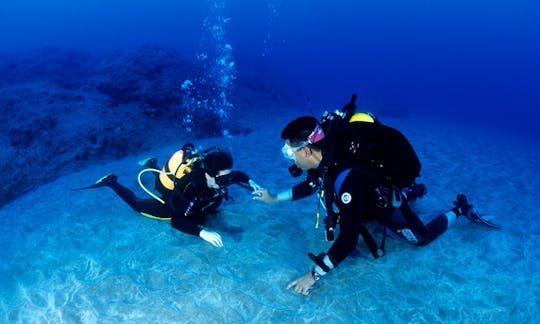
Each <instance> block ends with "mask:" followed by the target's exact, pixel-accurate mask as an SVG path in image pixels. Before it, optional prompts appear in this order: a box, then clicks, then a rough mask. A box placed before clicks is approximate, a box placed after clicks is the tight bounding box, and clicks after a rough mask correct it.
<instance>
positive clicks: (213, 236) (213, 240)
mask: <svg viewBox="0 0 540 324" xmlns="http://www.w3.org/2000/svg"><path fill="white" fill-rule="evenodd" d="M199 236H200V237H201V238H202V239H203V240H205V241H206V242H208V243H210V244H212V245H213V246H215V247H223V241H222V240H221V235H219V234H218V233H216V232H212V231H207V230H204V229H203V230H201V232H200V233H199Z"/></svg>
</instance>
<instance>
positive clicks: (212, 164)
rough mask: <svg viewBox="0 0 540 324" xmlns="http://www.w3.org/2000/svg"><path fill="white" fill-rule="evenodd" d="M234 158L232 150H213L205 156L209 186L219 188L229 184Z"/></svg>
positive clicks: (205, 168)
mask: <svg viewBox="0 0 540 324" xmlns="http://www.w3.org/2000/svg"><path fill="white" fill-rule="evenodd" d="M232 166H233V158H232V155H231V153H230V152H228V151H224V150H221V149H217V150H213V151H211V152H210V153H208V154H206V155H205V156H204V170H205V172H206V183H207V185H208V187H210V188H214V189H218V188H220V187H222V186H226V185H228V184H229V182H230V181H229V179H228V177H229V176H230V175H231V172H232V170H231V169H232Z"/></svg>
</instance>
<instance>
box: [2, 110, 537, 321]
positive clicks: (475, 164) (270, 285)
mask: <svg viewBox="0 0 540 324" xmlns="http://www.w3.org/2000/svg"><path fill="white" fill-rule="evenodd" d="M266 111H267V113H266V114H267V115H266V116H261V115H258V116H257V118H253V121H252V122H251V123H250V126H251V127H253V129H255V131H253V132H252V133H250V134H248V135H246V136H239V137H233V138H218V139H206V140H202V141H198V142H197V145H200V146H202V147H209V146H212V145H219V146H224V147H229V148H230V149H231V150H232V152H233V154H234V156H235V168H237V169H239V170H243V171H245V172H247V173H248V174H250V175H251V176H252V178H253V179H255V180H256V181H257V182H258V183H260V184H261V185H263V186H264V187H267V188H269V189H270V190H272V191H274V192H275V191H279V190H282V189H284V188H287V187H289V186H291V185H292V184H294V183H295V181H296V180H295V179H292V178H291V177H290V176H289V175H288V172H287V166H288V162H287V161H285V160H284V159H283V158H281V154H280V148H281V145H282V142H281V140H280V138H279V133H280V131H281V128H282V126H283V125H284V124H285V123H286V122H287V121H288V120H290V119H291V118H292V117H295V116H286V115H283V114H279V113H278V112H279V111H280V110H279V108H276V109H275V110H271V109H268V110H266ZM247 117H249V116H247ZM383 122H385V123H386V124H388V125H391V126H394V127H396V128H399V129H401V130H402V131H403V132H404V133H405V134H406V135H408V137H409V138H410V140H411V142H412V143H413V145H414V146H415V147H416V150H417V152H418V155H419V157H420V158H421V160H422V162H423V169H422V177H421V179H420V180H421V181H422V182H424V183H425V184H426V185H427V187H428V190H429V193H428V195H427V196H425V197H424V198H423V199H421V200H419V201H418V202H416V203H415V204H414V206H413V208H414V209H415V210H416V211H417V212H418V213H419V215H422V217H423V218H424V219H429V218H431V217H433V216H435V215H437V214H438V213H440V212H444V211H446V210H448V209H449V208H450V207H451V202H452V201H453V199H454V198H455V195H456V193H458V192H463V193H466V194H467V195H468V196H469V197H470V198H471V200H472V202H473V203H474V205H475V207H476V208H477V209H478V210H479V211H481V212H491V213H492V214H493V216H494V217H495V220H496V222H497V223H499V224H501V225H502V226H503V227H504V228H503V230H502V231H496V230H490V229H488V228H485V227H482V226H479V225H477V224H472V223H470V222H469V221H467V220H466V219H459V220H458V222H457V223H456V224H455V226H454V228H452V229H450V230H449V231H448V232H447V233H445V234H444V235H443V236H442V237H441V238H439V239H438V240H436V241H435V242H433V243H432V244H430V245H429V246H427V247H424V248H419V247H414V246H410V245H407V244H405V243H403V242H400V241H397V240H393V239H390V240H388V241H387V243H386V245H387V255H386V256H385V257H384V258H382V259H379V260H376V261H375V260H373V258H372V257H371V256H370V255H369V253H368V251H367V249H366V247H365V245H364V243H363V242H362V241H360V243H359V244H358V247H357V249H356V250H355V251H354V253H353V254H352V255H351V257H349V258H348V259H346V260H345V261H344V262H343V263H342V264H341V265H340V266H339V267H338V268H337V269H336V270H334V271H333V272H332V273H331V274H329V275H328V276H326V277H325V278H323V279H322V280H321V281H320V283H318V284H317V287H316V289H314V290H313V292H312V294H311V295H309V296H307V297H303V296H299V295H297V294H296V293H294V292H293V291H290V290H287V289H286V286H287V284H288V283H289V282H290V281H292V280H293V279H295V278H296V277H298V276H299V275H302V274H304V273H305V272H306V271H307V270H308V269H309V268H310V267H311V266H312V263H311V261H310V259H309V258H308V257H307V252H313V253H316V254H317V253H320V252H323V251H326V249H328V247H329V246H330V245H329V243H328V242H325V241H324V233H323V230H322V229H319V230H315V229H314V222H315V210H316V208H317V201H316V198H315V197H310V198H307V199H304V200H302V201H298V202H290V203H281V204H274V205H265V204H263V203H260V202H256V201H252V200H251V195H250V193H249V192H247V191H245V190H243V189H241V188H231V190H230V191H231V194H232V196H233V197H234V200H231V201H227V202H225V204H224V205H223V206H222V208H221V211H220V213H219V214H218V215H217V217H216V218H215V219H212V220H211V221H210V222H209V224H208V227H210V228H211V229H213V230H216V231H217V232H219V233H221V235H222V237H223V241H224V247H223V248H221V249H218V248H215V247H213V246H211V245H210V244H208V243H206V242H204V241H203V240H201V239H200V238H198V237H193V236H189V235H186V234H183V233H180V232H177V231H175V230H174V229H172V228H171V227H170V225H169V223H168V222H165V221H156V220H152V219H148V218H145V217H141V216H139V215H138V214H137V213H135V212H134V211H132V210H131V209H130V208H129V207H128V206H126V205H125V204H124V203H123V202H122V201H121V200H120V199H119V198H117V197H116V196H115V195H114V193H113V192H112V191H111V190H109V189H106V188H102V189H96V190H88V191H78V192H77V191H70V190H69V189H70V188H74V187H79V186H83V185H87V184H89V183H92V182H93V181H95V180H96V179H98V178H99V177H101V176H103V175H104V174H107V173H109V172H114V173H116V174H117V175H118V176H119V181H121V182H122V183H123V184H125V185H127V186H128V187H130V188H132V189H133V190H135V191H136V193H137V194H138V195H139V196H144V195H145V194H144V193H143V192H142V190H140V188H139V187H138V184H137V182H136V175H137V173H138V171H139V166H138V165H137V161H138V160H140V159H142V158H144V157H146V156H141V155H137V156H129V157H127V158H125V159H123V160H120V161H116V162H112V163H106V164H101V165H96V166H94V167H91V168H88V169H87V170H84V171H82V172H79V173H75V174H67V175H66V176H64V177H62V178H59V179H57V180H56V181H54V182H52V183H50V184H47V185H44V186H42V187H40V188H38V189H36V190H34V191H32V192H30V193H28V194H26V195H25V196H23V197H22V198H20V199H18V200H16V201H14V202H12V203H11V204H9V205H7V206H5V207H4V208H3V209H1V210H0V233H1V234H0V244H1V245H2V247H3V248H2V249H1V250H0V255H1V259H2V262H1V264H0V322H3V323H44V322H50V323H60V322H65V323H126V322H129V323H149V322H153V323H157V322H159V323H172V322H176V323H178V322H182V323H183V322H186V323H189V322H192V323H203V322H204V323H242V322H254V323H265V322H286V323H304V322H314V323H319V322H320V323H380V322H390V323H401V322H407V323H508V322H513V323H535V322H538V320H539V316H540V311H539V294H540V292H539V287H540V275H539V274H540V271H539V252H538V251H539V249H538V238H539V235H540V229H539V224H540V221H539V219H540V217H539V216H540V212H539V210H540V201H539V200H538V189H539V185H538V184H539V183H540V175H539V172H538V170H539V169H540V168H539V167H540V162H539V161H540V158H539V154H538V152H537V151H535V150H534V149H533V148H530V147H528V146H527V144H526V143H525V144H524V143H522V142H519V141H517V140H514V139H509V140H501V139H500V138H498V137H497V134H488V133H487V132H480V131H479V130H478V129H466V128H463V129H461V128H459V127H455V126H453V127H450V126H449V125H445V124H444V122H441V121H437V120H433V121H428V120H412V119H390V118H388V119H385V120H383ZM185 140H189V139H179V141H178V143H170V145H166V146H159V145H156V149H155V151H154V152H148V154H149V155H154V156H157V157H158V158H159V160H160V162H163V161H165V160H166V159H167V157H168V156H169V155H170V154H171V153H172V152H174V151H175V150H177V149H178V147H179V146H181V145H182V144H183V142H185ZM145 180H146V181H147V182H148V183H150V182H151V179H150V178H146V179H145Z"/></svg>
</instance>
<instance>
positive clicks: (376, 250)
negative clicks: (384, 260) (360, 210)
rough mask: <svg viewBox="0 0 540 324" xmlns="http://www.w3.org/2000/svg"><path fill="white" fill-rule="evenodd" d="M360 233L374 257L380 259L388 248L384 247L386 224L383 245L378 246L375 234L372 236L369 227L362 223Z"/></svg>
mask: <svg viewBox="0 0 540 324" xmlns="http://www.w3.org/2000/svg"><path fill="white" fill-rule="evenodd" d="M360 235H362V238H363V239H364V242H366V245H367V247H368V249H369V252H371V255H373V258H375V259H378V258H380V257H382V256H384V255H385V254H386V249H385V247H384V246H385V243H386V226H385V227H384V233H383V238H382V240H381V245H379V246H377V243H375V240H374V239H373V236H371V234H370V233H369V231H368V229H367V228H366V227H365V226H364V225H360Z"/></svg>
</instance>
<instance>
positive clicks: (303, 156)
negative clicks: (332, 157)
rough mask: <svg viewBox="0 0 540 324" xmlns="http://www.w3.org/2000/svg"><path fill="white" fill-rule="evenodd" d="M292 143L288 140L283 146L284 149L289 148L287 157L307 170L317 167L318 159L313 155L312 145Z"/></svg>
mask: <svg viewBox="0 0 540 324" xmlns="http://www.w3.org/2000/svg"><path fill="white" fill-rule="evenodd" d="M290 144H291V143H290V142H289V141H288V140H287V141H285V145H284V146H283V147H284V150H285V149H287V150H288V152H287V155H286V157H287V158H289V159H291V160H293V161H294V164H295V165H296V166H297V167H299V168H300V169H302V170H304V171H306V170H309V169H316V168H317V167H318V166H319V164H318V161H316V159H315V158H314V156H313V150H312V149H311V148H310V147H308V146H307V145H302V146H299V147H293V146H291V145H290ZM284 155H285V153H284Z"/></svg>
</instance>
